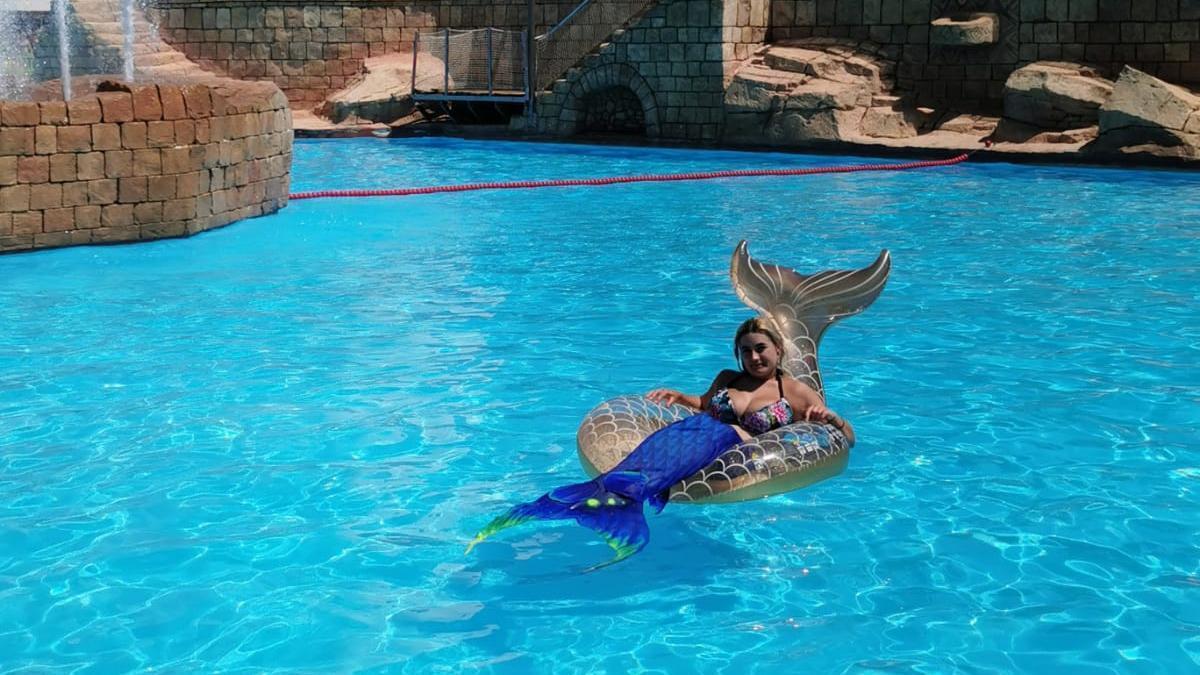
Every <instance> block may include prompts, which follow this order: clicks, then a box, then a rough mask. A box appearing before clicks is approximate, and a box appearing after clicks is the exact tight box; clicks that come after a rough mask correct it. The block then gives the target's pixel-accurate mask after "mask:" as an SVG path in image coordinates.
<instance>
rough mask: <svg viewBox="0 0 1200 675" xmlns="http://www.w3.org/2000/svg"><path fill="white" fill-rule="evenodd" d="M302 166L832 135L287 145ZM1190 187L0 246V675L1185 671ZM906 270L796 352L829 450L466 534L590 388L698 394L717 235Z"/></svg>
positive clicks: (930, 185)
mask: <svg viewBox="0 0 1200 675" xmlns="http://www.w3.org/2000/svg"><path fill="white" fill-rule="evenodd" d="M295 152H296V163H295V173H294V181H293V189H294V190H296V191H299V190H312V189H324V188H351V187H400V186H405V187H407V186H416V185H433V184H442V183H459V182H472V181H479V180H505V179H534V178H560V177H581V176H606V175H616V174H627V173H650V172H677V171H698V170H710V169H732V168H756V167H763V166H820V165H838V164H846V163H852V162H859V161H874V160H862V159H861V158H850V157H827V156H820V157H810V156H803V155H782V154H755V153H735V152H716V151H712V152H709V151H695V150H675V149H647V148H622V147H592V146H583V145H555V144H515V143H494V142H493V143H484V142H468V141H460V140H442V139H425V140H404V141H399V140H393V141H378V140H357V141H303V142H298V143H297V144H296V150H295ZM1197 222H1200V190H1198V189H1197V177H1196V174H1195V173H1194V172H1167V171H1128V170H1116V169H1088V168H1063V167H1058V168H1054V167H1044V166H1017V165H1009V164H984V163H967V164H964V165H959V166H955V167H950V168H944V169H933V170H925V171H912V172H904V173H897V174H855V175H841V176H812V177H805V178H754V179H736V180H724V181H712V182H698V183H671V184H635V185H624V186H617V187H606V188H564V189H547V190H535V191H504V192H476V193H463V194H451V195H435V196H424V197H407V198H380V199H362V200H324V201H305V202H294V203H292V204H291V205H290V206H288V207H287V208H286V209H285V210H283V211H282V212H280V213H278V214H276V215H273V216H269V217H265V218H260V219H255V220H252V221H246V222H243V223H239V224H236V225H234V226H231V227H228V228H225V229H222V230H218V231H214V232H210V233H206V234H203V235H201V236H198V237H194V238H191V239H187V240H176V241H163V242H157V243H151V244H144V245H137V246H121V247H95V248H74V249H65V250H57V251H47V252H39V253H32V254H22V255H15V256H6V257H0V670H3V671H8V672H31V673H32V672H39V673H40V672H68V671H70V672H103V673H107V672H123V671H133V670H138V671H140V670H146V669H150V668H153V669H155V670H159V671H167V672H189V671H190V672H218V671H220V672H256V673H257V672H273V671H288V672H313V673H315V672H351V671H355V672H358V671H362V672H405V673H409V672H411V673H429V672H483V673H488V672H494V673H508V672H512V673H528V672H554V673H570V672H580V673H625V672H655V673H682V672H701V673H775V672H781V671H783V672H791V671H794V670H796V669H800V668H802V669H804V670H805V671H807V672H816V673H823V672H864V671H867V672H871V671H878V672H889V673H900V672H949V671H954V670H959V671H963V672H973V673H987V672H1013V671H1025V672H1041V671H1046V670H1050V669H1052V668H1053V669H1055V670H1056V671H1057V672H1064V673H1065V672H1070V673H1076V672H1078V673H1103V672H1122V673H1127V672H1135V673H1159V672H1162V673H1178V672H1184V671H1188V670H1194V669H1195V668H1196V667H1197V666H1200V525H1198V523H1200V506H1198V503H1200V456H1198V448H1197V442H1196V440H1195V439H1196V435H1195V430H1196V428H1197V426H1198V425H1200V406H1198V405H1197V403H1200V388H1198V387H1197V382H1198V380H1197V377H1196V372H1197V371H1196V364H1197V363H1198V362H1200V358H1198V357H1200V310H1198V309H1197V307H1198V303H1197V301H1198V300H1200V297H1198V295H1200V290H1198V289H1200V270H1198V265H1197V262H1198V261H1197V254H1196V247H1197V243H1198V242H1197V237H1198V234H1197V230H1196V223H1197ZM743 238H744V239H748V240H749V241H750V246H751V249H750V250H751V253H752V254H754V255H755V256H756V257H758V258H760V259H763V260H767V261H771V262H778V263H781V264H787V265H790V266H794V267H796V268H798V269H799V270H801V271H806V272H807V271H815V270H818V269H827V268H842V269H848V268H856V267H861V266H864V265H866V264H868V263H869V262H870V261H871V260H873V259H874V257H875V255H876V254H877V253H878V251H879V250H880V249H883V248H888V249H890V250H891V251H892V254H893V256H894V269H893V272H892V278H891V281H890V282H889V284H888V286H887V288H886V290H885V291H884V293H883V295H882V296H881V297H880V299H879V300H878V301H877V302H876V303H875V305H873V306H872V307H871V308H870V309H868V310H867V311H866V312H865V313H863V314H862V315H860V316H856V317H852V318H850V319H848V320H846V321H844V322H843V323H841V324H839V325H837V326H835V327H834V328H832V329H831V330H830V331H829V332H828V334H827V335H826V337H825V341H824V344H823V349H822V358H823V361H822V365H823V372H824V374H825V378H826V383H827V387H828V395H829V400H830V403H831V406H832V407H833V408H834V409H836V410H838V411H840V412H841V413H843V414H844V415H846V416H847V417H849V418H850V419H851V420H853V421H854V423H855V425H856V427H857V429H858V435H859V444H858V446H857V447H856V448H855V449H854V450H853V451H852V453H851V459H850V464H849V467H848V468H847V470H846V471H845V473H843V474H842V475H840V476H838V477H836V478H833V479H831V480H828V481H825V482H823V483H820V484H818V485H816V486H813V487H810V488H808V489H805V490H802V491H799V492H794V493H791V494H787V495H783V496H778V497H773V498H770V499H766V500H761V501H756V502H749V503H741V504H734V505H723V506H708V507H696V506H687V505H671V506H669V507H668V508H667V509H666V511H664V512H663V513H662V514H661V515H659V516H651V517H650V518H649V521H650V529H651V542H650V544H649V546H648V547H647V548H646V549H645V550H644V551H643V552H642V553H640V554H639V555H637V556H635V557H633V558H631V559H630V560H628V561H627V562H624V563H622V564H619V565H616V566H614V567H611V568H607V569H604V570H602V571H599V572H597V573H593V574H587V575H583V574H580V573H579V570H581V569H583V568H585V567H587V566H589V565H591V564H593V563H595V562H598V561H600V560H603V559H606V558H607V557H608V553H609V551H608V549H607V547H606V546H604V545H603V544H602V543H600V542H599V541H598V540H597V539H595V538H594V537H592V536H590V535H589V534H588V533H587V532H585V531H583V530H581V529H578V528H573V527H569V526H557V527H554V526H526V527H524V528H521V529H515V530H511V531H508V532H506V533H503V534H501V535H499V536H497V537H496V538H495V539H493V540H489V541H488V542H487V543H485V544H483V545H481V546H480V547H479V548H478V549H476V551H475V552H473V553H472V554H471V555H470V556H467V557H464V556H463V548H464V545H465V544H466V542H467V541H468V540H469V539H470V537H471V536H472V535H473V534H474V532H475V531H476V530H478V529H479V528H480V527H481V526H482V525H483V524H484V523H486V522H487V521H488V520H489V519H490V518H491V517H492V516H494V515H496V514H497V513H498V512H500V511H501V510H503V509H504V508H507V506H509V505H510V504H512V503H514V502H517V501H524V500H526V499H531V498H533V497H535V496H537V495H538V494H540V493H542V492H544V491H546V490H548V489H550V488H552V487H555V486H557V485H559V484H562V483H565V482H571V481H574V480H576V479H577V478H578V477H579V476H580V475H581V472H580V469H579V466H578V463H577V461H576V458H575V452H574V433H575V429H576V426H577V425H578V423H579V421H580V419H581V418H582V417H583V415H584V414H585V413H586V412H587V411H588V410H589V409H590V408H591V406H593V405H595V404H596V403H598V402H600V401H601V400H603V399H605V398H608V397H611V396H614V395H617V394H621V393H631V392H643V391H646V390H648V389H650V388H652V387H655V386H660V385H667V386H672V387H676V388H680V389H684V390H686V391H692V392H696V391H699V390H702V389H703V388H704V387H705V386H706V385H707V383H708V378H710V377H711V376H712V375H713V374H714V373H715V372H716V371H718V370H719V369H721V368H725V367H731V366H733V359H732V353H731V349H730V347H731V345H730V340H731V337H732V331H733V329H734V328H735V327H736V325H737V323H738V322H739V321H741V320H742V319H743V318H745V317H747V316H749V315H750V312H749V311H748V310H747V309H745V308H744V307H743V306H741V305H740V304H739V302H738V301H737V300H736V298H735V297H734V295H733V293H732V292H731V290H730V286H729V282H728V277H727V270H728V259H729V255H730V253H731V252H732V249H733V247H734V245H735V244H736V243H737V242H738V241H739V240H740V239H743Z"/></svg>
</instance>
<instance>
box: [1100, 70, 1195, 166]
mask: <svg viewBox="0 0 1200 675" xmlns="http://www.w3.org/2000/svg"><path fill="white" fill-rule="evenodd" d="M1099 117H1100V137H1099V138H1097V139H1096V142H1095V143H1093V144H1092V146H1089V150H1092V151H1097V152H1119V153H1123V154H1130V153H1148V154H1153V155H1159V156H1169V157H1183V158H1189V159H1200V95H1197V94H1196V93H1195V92H1192V91H1189V90H1187V89H1184V88H1183V87H1179V86H1176V85H1173V84H1169V83H1167V82H1164V81H1162V80H1160V79H1158V78H1156V77H1153V76H1151V75H1147V74H1146V73H1143V72H1142V71H1140V70H1137V69H1136V68H1131V67H1129V66H1125V69H1124V70H1122V71H1121V75H1120V77H1118V78H1117V82H1116V84H1115V85H1114V86H1113V93H1112V96H1111V97H1109V99H1108V101H1107V102H1106V103H1105V104H1104V106H1103V107H1101V108H1100V116H1099Z"/></svg>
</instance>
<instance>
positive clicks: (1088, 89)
mask: <svg viewBox="0 0 1200 675" xmlns="http://www.w3.org/2000/svg"><path fill="white" fill-rule="evenodd" d="M1112 89H1113V85H1112V82H1111V81H1110V80H1108V79H1106V78H1104V77H1102V76H1101V75H1100V73H1099V72H1097V71H1096V70H1095V69H1093V68H1089V67H1088V66H1084V65H1080V64H1077V63H1062V62H1055V61H1037V62H1034V63H1030V64H1028V65H1025V66H1022V67H1021V68H1018V69H1016V70H1014V71H1013V72H1012V74H1011V75H1009V76H1008V80H1007V81H1006V82H1005V83H1004V116H1005V117H1006V118H1008V119H1010V120H1015V121H1017V122H1021V123H1023V124H1028V125H1031V126H1034V127H1038V128H1040V129H1054V130H1059V131H1065V130H1068V129H1079V128H1081V127H1088V126H1092V125H1094V124H1096V122H1097V119H1098V117H1099V111H1100V106H1102V105H1104V102H1105V101H1107V100H1108V97H1109V96H1110V95H1111V94H1112Z"/></svg>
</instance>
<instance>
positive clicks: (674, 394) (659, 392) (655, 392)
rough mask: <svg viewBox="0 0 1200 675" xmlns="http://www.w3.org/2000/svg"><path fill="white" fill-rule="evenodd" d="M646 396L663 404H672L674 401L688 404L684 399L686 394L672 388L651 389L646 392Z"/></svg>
mask: <svg viewBox="0 0 1200 675" xmlns="http://www.w3.org/2000/svg"><path fill="white" fill-rule="evenodd" d="M646 398H648V399H650V400H651V401H654V402H655V403H661V404H663V405H672V404H675V403H682V404H684V405H688V403H687V401H686V400H685V399H686V398H687V396H686V394H684V393H683V392H679V391H675V390H674V389H652V390H651V391H649V392H647V393H646Z"/></svg>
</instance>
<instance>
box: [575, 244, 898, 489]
mask: <svg viewBox="0 0 1200 675" xmlns="http://www.w3.org/2000/svg"><path fill="white" fill-rule="evenodd" d="M890 271H891V256H890V255H889V254H888V252H887V251H883V252H881V253H880V254H879V257H878V258H876V259H875V262H873V263H871V264H870V265H868V266H867V267H864V268H862V269H859V270H849V271H840V270H836V271H824V272H817V273H815V274H811V275H802V274H800V273H798V272H796V271H795V270H792V269H790V268H786V267H781V266H779V265H773V264H770V263H764V262H760V261H758V260H755V259H754V258H751V257H750V253H749V250H748V247H747V245H746V242H745V241H743V242H741V243H739V244H738V246H737V248H736V249H735V250H734V252H733V260H732V261H731V263H730V269H729V276H730V280H731V281H732V282H733V289H734V292H736V293H737V296H738V298H739V299H741V301H742V302H743V303H745V304H746V305H747V306H748V307H750V308H751V309H753V310H755V311H757V312H758V313H759V315H760V316H762V317H763V318H764V319H766V320H767V321H769V322H770V323H771V324H773V325H774V326H775V327H776V328H777V330H778V332H779V334H780V336H782V338H783V340H784V343H785V353H784V357H783V359H782V361H781V367H782V368H783V369H784V371H785V372H787V373H788V374H789V375H791V376H792V377H795V378H796V379H798V380H800V381H801V382H804V383H806V384H808V385H809V386H811V387H812V388H813V389H815V390H816V391H817V392H818V393H819V394H821V396H822V397H824V395H825V393H824V383H823V381H822V379H821V372H820V369H819V367H818V364H817V348H818V346H819V345H820V342H821V338H822V337H823V336H824V334H825V330H826V329H828V328H829V326H831V325H833V324H834V323H835V322H836V321H838V320H840V319H843V318H845V317H847V316H852V315H854V314H858V313H859V312H861V311H863V310H864V309H866V308H867V307H869V306H870V305H871V303H872V302H874V301H875V298H877V297H879V294H880V293H881V292H882V291H883V287H884V285H885V284H886V283H887V279H888V274H889V272H890ZM694 414H696V412H695V411H694V410H692V409H691V408H687V407H685V406H682V405H678V404H675V405H662V404H659V403H655V402H652V401H650V400H648V399H646V398H644V397H642V396H618V397H616V398H612V399H609V400H607V401H604V402H603V403H601V404H600V405H598V406H596V407H595V408H593V409H592V411H591V412H589V413H588V414H587V416H586V417H585V418H584V420H583V423H582V424H580V425H579V431H578V433H577V434H576V441H577V443H578V448H579V461H580V464H582V465H583V468H584V470H586V471H587V472H588V473H589V474H590V475H593V476H595V475H597V474H600V473H603V472H606V471H609V470H611V469H612V468H613V467H615V466H616V465H617V464H619V463H620V462H621V460H623V459H624V458H625V457H626V456H627V455H629V453H631V452H632V451H633V449H634V448H636V447H637V446H638V444H639V443H641V442H642V441H643V440H645V438H646V437H647V436H649V435H650V434H652V433H654V432H655V431H657V430H659V429H661V428H663V427H665V426H667V425H668V424H670V423H672V422H675V421H678V420H681V419H683V418H685V417H688V416H690V415H694ZM850 445H851V444H850V440H849V439H848V438H847V437H846V436H845V435H844V434H843V433H842V432H841V431H839V430H837V429H836V428H835V427H833V426H831V425H828V424H822V423H816V422H797V423H794V424H789V425H786V426H783V427H780V428H779V429H775V430H773V431H769V432H767V433H765V434H761V435H759V436H755V437H754V438H752V439H750V440H748V441H744V442H742V443H738V444H737V445H734V446H733V447H731V448H729V449H728V450H726V451H725V452H724V453H722V454H721V455H720V456H719V457H717V459H715V460H714V461H713V462H712V463H711V464H709V465H708V466H706V467H704V468H703V469H701V470H700V471H698V472H696V473H695V474H692V475H691V476H689V477H687V478H685V479H684V480H682V481H680V482H679V483H676V484H675V485H674V486H673V487H672V488H671V491H670V499H671V501H684V502H706V503H712V502H734V501H743V500H747V499H757V498H759V497H766V496H769V495H773V494H779V493H781V492H788V491H790V490H796V489H798V488H802V487H805V486H807V485H811V484H813V483H816V482H817V481H820V480H824V479H825V478H829V477H832V476H836V475H837V474H839V473H841V472H842V470H843V469H844V468H845V467H846V463H847V461H848V460H849V456H850V454H849V453H850Z"/></svg>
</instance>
